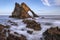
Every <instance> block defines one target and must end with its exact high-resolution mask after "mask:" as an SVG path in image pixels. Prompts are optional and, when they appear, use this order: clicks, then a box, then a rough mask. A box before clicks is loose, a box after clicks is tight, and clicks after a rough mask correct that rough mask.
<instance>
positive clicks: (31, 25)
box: [23, 20, 41, 30]
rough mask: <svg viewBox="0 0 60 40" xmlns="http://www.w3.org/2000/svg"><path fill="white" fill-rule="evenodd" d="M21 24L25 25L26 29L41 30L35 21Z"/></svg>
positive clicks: (26, 21) (25, 21)
mask: <svg viewBox="0 0 60 40" xmlns="http://www.w3.org/2000/svg"><path fill="white" fill-rule="evenodd" d="M23 22H24V23H25V24H27V26H26V27H27V28H32V29H34V30H40V29H41V26H40V24H39V23H37V22H36V21H34V20H23Z"/></svg>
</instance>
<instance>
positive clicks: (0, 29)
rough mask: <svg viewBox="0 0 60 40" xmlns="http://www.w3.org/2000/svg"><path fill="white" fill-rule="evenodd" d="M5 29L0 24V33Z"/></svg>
mask: <svg viewBox="0 0 60 40" xmlns="http://www.w3.org/2000/svg"><path fill="white" fill-rule="evenodd" d="M3 29H4V26H3V25H2V24H0V32H1V31H2V30H3Z"/></svg>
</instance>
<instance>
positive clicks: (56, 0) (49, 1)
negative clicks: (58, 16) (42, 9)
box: [41, 0, 60, 6]
mask: <svg viewBox="0 0 60 40" xmlns="http://www.w3.org/2000/svg"><path fill="white" fill-rule="evenodd" d="M41 1H42V3H43V4H44V5H46V6H60V0H41Z"/></svg>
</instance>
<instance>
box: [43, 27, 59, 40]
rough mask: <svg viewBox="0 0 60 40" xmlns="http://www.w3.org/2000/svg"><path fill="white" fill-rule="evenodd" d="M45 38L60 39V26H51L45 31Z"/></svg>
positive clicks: (50, 39) (49, 39) (48, 39)
mask: <svg viewBox="0 0 60 40" xmlns="http://www.w3.org/2000/svg"><path fill="white" fill-rule="evenodd" d="M43 36H44V39H45V40H60V28H58V27H55V28H50V29H48V30H47V31H45V32H44V33H43Z"/></svg>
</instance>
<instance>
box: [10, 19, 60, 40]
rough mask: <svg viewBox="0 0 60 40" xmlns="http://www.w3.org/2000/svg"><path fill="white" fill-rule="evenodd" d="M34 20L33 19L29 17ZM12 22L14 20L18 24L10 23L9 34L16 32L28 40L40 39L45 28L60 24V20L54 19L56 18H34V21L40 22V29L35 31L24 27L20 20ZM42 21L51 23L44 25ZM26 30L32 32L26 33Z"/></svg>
mask: <svg viewBox="0 0 60 40" xmlns="http://www.w3.org/2000/svg"><path fill="white" fill-rule="evenodd" d="M31 20H34V19H31ZM12 21H13V22H16V23H17V24H18V26H14V25H10V24H9V25H10V26H11V27H10V30H11V32H10V33H11V34H14V32H17V33H18V34H23V35H25V36H26V37H27V39H28V40H40V38H41V37H43V36H42V34H43V32H45V31H46V30H47V29H49V28H51V27H55V26H54V25H57V26H60V21H56V20H49V19H48V20H47V19H40V18H36V19H35V21H36V22H39V23H40V24H41V30H39V31H35V30H33V29H29V28H26V24H24V23H23V22H22V20H20V19H19V20H12ZM43 23H52V25H44V24H43ZM21 29H24V31H22V30H21ZM27 30H31V31H33V33H32V34H29V33H27Z"/></svg>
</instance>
